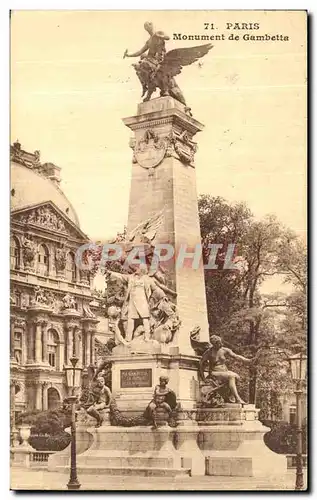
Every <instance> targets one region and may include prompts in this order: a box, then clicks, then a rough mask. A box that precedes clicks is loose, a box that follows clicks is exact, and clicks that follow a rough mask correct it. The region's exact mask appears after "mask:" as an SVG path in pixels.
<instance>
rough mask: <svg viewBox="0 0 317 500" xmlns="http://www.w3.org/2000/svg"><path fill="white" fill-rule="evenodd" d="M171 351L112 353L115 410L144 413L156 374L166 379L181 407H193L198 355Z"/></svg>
mask: <svg viewBox="0 0 317 500" xmlns="http://www.w3.org/2000/svg"><path fill="white" fill-rule="evenodd" d="M173 349H174V352H175V354H171V353H162V352H161V353H143V354H134V355H133V356H131V355H130V356H128V355H123V354H122V355H118V354H116V355H112V357H111V361H112V393H113V396H114V398H115V400H116V403H117V406H118V409H119V410H120V411H121V412H122V413H123V414H124V415H125V416H135V415H139V414H141V413H143V412H144V410H145V408H146V407H147V405H148V404H149V402H150V401H151V400H152V399H153V393H154V389H155V386H156V385H157V384H158V383H159V378H160V376H162V375H164V376H167V377H168V378H169V383H168V386H169V388H170V389H171V390H173V391H174V392H175V394H176V398H177V402H178V406H179V407H181V408H182V409H185V410H192V409H193V408H195V407H196V401H197V397H198V389H199V384H198V380H197V378H198V376H197V367H198V358H197V357H196V356H187V355H180V354H178V350H177V348H169V350H170V352H171V350H172V352H173Z"/></svg>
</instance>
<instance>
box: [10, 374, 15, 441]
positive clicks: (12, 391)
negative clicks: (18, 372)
mask: <svg viewBox="0 0 317 500" xmlns="http://www.w3.org/2000/svg"><path fill="white" fill-rule="evenodd" d="M10 428H11V432H12V431H13V430H14V429H15V380H11V382H10Z"/></svg>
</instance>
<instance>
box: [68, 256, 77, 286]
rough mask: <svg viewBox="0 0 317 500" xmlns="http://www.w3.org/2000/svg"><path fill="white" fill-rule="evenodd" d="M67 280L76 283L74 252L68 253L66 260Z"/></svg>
mask: <svg viewBox="0 0 317 500" xmlns="http://www.w3.org/2000/svg"><path fill="white" fill-rule="evenodd" d="M66 279H67V280H68V281H72V282H76V264H75V255H74V254H73V252H68V254H67V260H66Z"/></svg>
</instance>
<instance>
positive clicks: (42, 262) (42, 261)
mask: <svg viewBox="0 0 317 500" xmlns="http://www.w3.org/2000/svg"><path fill="white" fill-rule="evenodd" d="M37 258H38V266H37V270H38V273H39V274H42V275H43V276H47V275H48V266H49V253H48V249H47V246H46V245H40V246H39V252H38V257H37Z"/></svg>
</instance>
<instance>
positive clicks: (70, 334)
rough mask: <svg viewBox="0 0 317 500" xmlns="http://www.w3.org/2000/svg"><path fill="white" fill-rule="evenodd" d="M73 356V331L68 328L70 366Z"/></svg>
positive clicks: (68, 362)
mask: <svg viewBox="0 0 317 500" xmlns="http://www.w3.org/2000/svg"><path fill="white" fill-rule="evenodd" d="M72 355H73V329H72V328H70V327H68V328H67V360H66V363H67V364H68V365H69V364H70V358H71V357H72Z"/></svg>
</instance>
